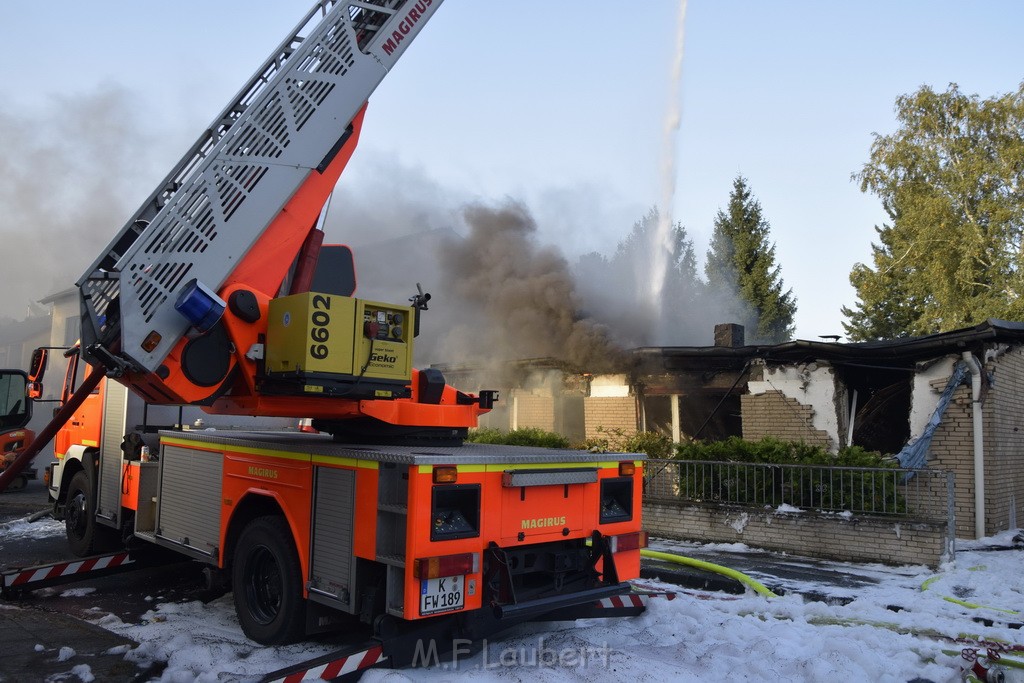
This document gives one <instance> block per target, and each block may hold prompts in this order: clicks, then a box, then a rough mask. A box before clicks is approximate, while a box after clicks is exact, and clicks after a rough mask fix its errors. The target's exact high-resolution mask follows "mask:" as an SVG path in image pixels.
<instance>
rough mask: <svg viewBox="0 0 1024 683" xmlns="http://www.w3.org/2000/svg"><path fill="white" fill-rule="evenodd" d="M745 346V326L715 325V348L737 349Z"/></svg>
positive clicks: (731, 324)
mask: <svg viewBox="0 0 1024 683" xmlns="http://www.w3.org/2000/svg"><path fill="white" fill-rule="evenodd" d="M743 345H744V344H743V325H740V324H738V323H720V324H718V325H715V346H726V347H729V348H736V347H738V346H743Z"/></svg>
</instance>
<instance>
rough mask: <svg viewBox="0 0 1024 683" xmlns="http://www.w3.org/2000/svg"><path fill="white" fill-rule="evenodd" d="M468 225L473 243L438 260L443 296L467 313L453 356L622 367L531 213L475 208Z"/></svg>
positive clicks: (452, 336)
mask: <svg viewBox="0 0 1024 683" xmlns="http://www.w3.org/2000/svg"><path fill="white" fill-rule="evenodd" d="M464 218H465V221H466V224H467V226H468V227H469V235H468V236H467V237H466V238H465V239H448V240H446V243H445V244H443V248H442V251H441V252H440V256H441V259H440V260H441V265H442V273H443V276H444V278H445V279H444V289H445V290H446V291H447V292H449V293H450V294H452V295H453V296H454V297H455V298H456V300H457V301H458V302H459V306H460V309H461V310H462V312H463V315H462V320H461V322H460V324H459V325H458V326H456V327H455V329H453V330H451V332H450V333H449V334H448V335H447V336H446V340H447V342H448V345H449V347H450V348H455V347H461V350H462V352H463V353H464V354H466V356H467V357H469V358H473V359H478V360H484V359H503V360H514V359H524V358H553V359H556V360H560V361H563V362H566V363H569V364H570V365H572V366H575V367H576V368H579V369H581V370H586V371H590V372H607V371H610V370H612V369H614V368H617V367H619V366H620V365H621V363H622V360H623V357H622V351H621V349H619V348H618V347H617V346H615V345H614V344H613V343H612V342H611V340H610V337H609V335H608V332H607V330H606V329H605V328H604V327H603V326H600V325H598V324H596V323H594V322H593V321H592V320H588V319H585V318H583V317H581V315H580V313H579V309H580V304H579V299H578V297H577V294H576V287H575V283H574V281H573V278H572V274H571V272H570V270H569V266H568V264H567V263H566V261H565V259H564V258H563V257H562V256H561V254H560V253H558V252H557V251H556V250H555V249H553V248H551V247H544V246H540V245H539V244H538V243H537V239H536V233H537V225H536V223H535V222H534V220H533V218H532V217H531V216H530V214H529V212H528V211H527V209H526V207H524V206H523V205H522V204H520V203H517V202H514V201H509V202H507V203H506V204H504V205H503V206H500V207H497V208H489V207H486V206H483V205H480V204H477V205H471V206H469V207H467V208H466V209H465V211H464Z"/></svg>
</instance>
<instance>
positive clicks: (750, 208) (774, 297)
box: [704, 176, 796, 344]
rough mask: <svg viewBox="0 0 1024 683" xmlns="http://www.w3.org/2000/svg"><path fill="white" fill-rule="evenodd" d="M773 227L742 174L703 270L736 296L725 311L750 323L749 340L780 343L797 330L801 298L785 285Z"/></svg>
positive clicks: (715, 285) (711, 284)
mask: <svg viewBox="0 0 1024 683" xmlns="http://www.w3.org/2000/svg"><path fill="white" fill-rule="evenodd" d="M770 230H771V227H770V225H769V224H768V221H767V220H765V218H764V216H763V215H762V213H761V204H760V203H759V202H758V201H757V200H756V199H755V198H754V196H753V194H752V193H751V191H750V188H749V187H748V186H747V181H746V179H745V178H744V177H743V176H737V177H736V179H735V180H734V181H733V184H732V192H731V193H730V194H729V205H728V207H727V208H726V210H725V211H722V210H719V211H718V214H717V215H716V216H715V228H714V233H713V234H712V237H711V247H710V249H709V250H708V255H707V261H706V262H705V264H704V273H705V276H706V277H707V286H708V288H709V290H711V291H713V292H716V293H718V294H719V295H728V294H731V295H734V296H735V301H734V305H733V306H732V310H725V311H723V314H724V315H726V316H731V317H732V321H739V322H743V323H744V324H746V325H747V330H748V331H747V343H761V344H778V343H781V342H784V341H786V340H788V339H791V338H792V336H793V331H794V327H793V316H794V315H795V314H796V299H795V297H794V296H793V291H792V289H789V290H785V291H783V282H782V279H781V277H780V275H779V271H780V269H779V266H778V264H776V262H775V245H774V244H772V243H771V242H769V232H770ZM719 298H723V297H721V296H720V297H719ZM723 322H727V320H725V319H723Z"/></svg>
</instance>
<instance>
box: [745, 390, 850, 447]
mask: <svg viewBox="0 0 1024 683" xmlns="http://www.w3.org/2000/svg"><path fill="white" fill-rule="evenodd" d="M740 410H741V412H742V417H743V438H744V439H747V440H749V441H757V440H758V439H761V438H764V437H766V436H773V437H775V438H777V439H782V440H784V441H802V442H804V443H806V444H810V445H813V446H824V447H825V448H832V447H833V444H832V439H830V438H829V435H828V433H827V432H824V431H822V430H820V429H815V428H814V426H813V424H814V423H813V416H814V408H812V407H811V406H808V405H804V404H802V403H800V401H798V400H796V399H795V398H790V397H788V396H786V395H784V394H783V393H782V392H779V391H766V392H764V393H762V394H744V395H742V396H741V397H740Z"/></svg>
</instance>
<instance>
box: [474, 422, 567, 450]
mask: <svg viewBox="0 0 1024 683" xmlns="http://www.w3.org/2000/svg"><path fill="white" fill-rule="evenodd" d="M466 441H469V442H471V443H490V444H504V445H506V446H532V447H534V448H568V447H569V440H568V439H566V438H565V437H564V436H562V435H561V434H555V433H554V432H548V431H545V430H543V429H539V428H537V427H523V428H522V429H513V430H512V431H510V432H503V431H501V430H500V429H494V428H492V427H481V428H480V429H474V430H471V431H470V433H469V436H468V437H467V438H466Z"/></svg>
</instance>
